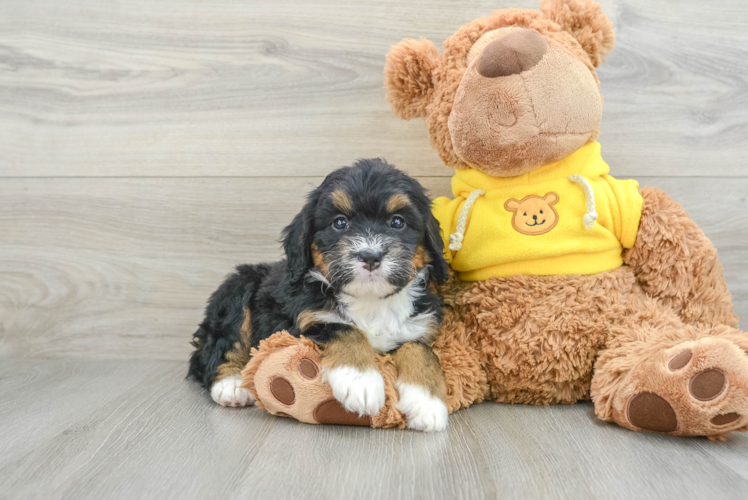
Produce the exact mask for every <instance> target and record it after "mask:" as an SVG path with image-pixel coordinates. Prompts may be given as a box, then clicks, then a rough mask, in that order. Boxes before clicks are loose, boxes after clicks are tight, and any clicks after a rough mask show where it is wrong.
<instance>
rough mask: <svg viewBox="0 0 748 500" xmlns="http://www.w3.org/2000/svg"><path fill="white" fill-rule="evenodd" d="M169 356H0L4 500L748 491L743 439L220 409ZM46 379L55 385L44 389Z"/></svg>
mask: <svg viewBox="0 0 748 500" xmlns="http://www.w3.org/2000/svg"><path fill="white" fill-rule="evenodd" d="M185 370H186V365H185V364H184V363H180V362H174V361H123V360H116V361H113V360H109V361H96V360H23V361H21V360H18V361H16V360H6V361H5V362H3V364H2V365H1V366H0V421H1V422H2V429H3V432H2V433H0V497H3V498H44V499H47V500H53V499H58V498H60V499H62V498H76V499H78V498H81V499H82V498H92V499H97V500H100V499H108V498H142V499H145V498H154V499H168V498H175V499H186V498H274V499H285V498H308V499H317V498H319V499H328V498H362V499H363V498H372V499H382V498H387V499H409V498H422V499H456V498H471V499H472V498H476V499H477V498H569V499H582V498H584V499H586V498H616V499H618V498H620V499H630V498H642V499H644V498H653V499H659V498H735V499H739V498H742V499H744V498H746V492H748V469H747V468H746V467H745V465H746V456H748V436H746V435H739V436H733V437H731V438H730V439H729V440H728V441H727V442H723V443H712V442H709V441H707V440H706V439H701V438H694V439H673V438H668V437H663V436H656V435H647V434H639V433H634V432H630V431H627V430H625V429H622V428H620V427H617V426H615V425H612V424H611V425H609V424H605V423H602V422H600V421H598V420H597V419H596V418H595V416H594V412H593V409H592V406H591V405H590V404H588V403H585V404H578V405H576V406H556V407H528V406H511V405H497V404H494V403H486V404H481V405H478V406H475V407H472V408H469V409H467V410H463V411H460V412H458V413H456V414H454V415H453V416H452V417H450V425H449V430H448V431H447V432H444V433H440V434H422V433H418V432H410V431H397V430H371V429H362V428H353V427H339V426H313V425H306V424H300V423H297V422H294V421H290V420H287V419H281V418H276V417H271V416H269V415H268V414H266V413H265V412H263V411H261V410H259V409H257V408H244V409H237V408H222V407H219V406H217V405H214V404H212V402H210V401H209V397H208V395H207V393H206V392H205V391H203V390H202V389H201V388H199V387H198V386H197V385H196V384H194V383H190V382H187V381H185V380H184V373H185ZM51 381H54V383H50V382H51Z"/></svg>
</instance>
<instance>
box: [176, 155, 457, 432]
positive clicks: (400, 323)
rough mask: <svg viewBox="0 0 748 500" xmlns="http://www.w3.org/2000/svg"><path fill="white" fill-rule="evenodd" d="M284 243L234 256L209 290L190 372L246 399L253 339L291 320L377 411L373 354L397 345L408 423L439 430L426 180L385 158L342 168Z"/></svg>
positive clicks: (378, 382)
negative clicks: (280, 251) (278, 249)
mask: <svg viewBox="0 0 748 500" xmlns="http://www.w3.org/2000/svg"><path fill="white" fill-rule="evenodd" d="M283 247H284V250H285V253H286V259H285V260H283V261H280V262H275V263H269V264H257V265H242V266H239V267H238V268H237V269H236V272H235V273H234V274H232V275H230V276H229V277H228V278H227V279H226V281H225V282H224V283H223V284H222V285H221V286H220V287H219V288H218V290H217V291H216V292H215V293H214V294H213V295H212V296H211V298H210V300H209V303H208V306H207V309H206V314H205V320H204V321H203V322H202V324H201V325H200V328H199V329H198V330H197V332H195V334H194V340H193V345H194V346H195V347H196V350H195V352H194V353H193V354H192V358H191V360H190V369H189V375H191V376H194V377H195V378H196V379H197V380H199V381H200V382H201V383H203V384H204V385H205V386H206V387H209V388H211V395H212V397H213V399H214V400H215V401H216V402H218V403H220V404H222V405H226V406H243V405H245V404H251V403H252V402H253V399H252V396H251V394H249V392H248V391H247V390H246V389H243V388H241V387H240V382H241V379H240V376H239V372H240V371H241V369H242V368H243V367H244V364H245V363H246V362H247V361H248V359H249V354H248V353H249V348H250V347H257V346H258V344H259V342H260V341H261V340H263V339H265V338H267V337H269V336H270V335H272V334H273V333H275V332H277V331H280V330H287V331H288V332H289V333H291V334H292V335H296V336H298V335H302V334H303V335H304V336H306V337H308V338H310V339H312V340H313V341H315V342H317V343H318V344H320V345H322V346H323V349H324V358H323V360H322V369H323V376H324V380H326V381H327V382H329V383H330V386H331V387H332V390H333V394H334V396H335V398H336V399H338V400H339V401H340V402H341V403H342V404H343V406H344V407H345V408H346V409H347V410H349V411H354V412H358V413H359V414H369V415H371V414H376V413H378V412H379V410H380V409H381V407H382V406H383V405H384V399H385V396H384V381H383V380H382V376H381V375H380V373H379V371H378V370H377V369H376V364H375V358H374V356H375V353H377V352H379V353H382V352H392V353H393V360H394V361H395V364H396V366H397V368H398V373H399V375H398V381H397V387H398V390H399V393H400V400H399V403H398V408H400V410H401V411H402V412H403V413H404V414H405V415H406V417H407V420H408V425H409V427H411V428H415V429H420V430H441V429H444V428H445V427H446V423H447V408H446V405H445V403H444V398H445V396H446V384H445V381H444V374H443V372H442V370H441V368H440V366H439V362H438V359H437V358H436V356H435V355H434V353H433V352H432V351H431V349H430V347H428V345H429V344H430V342H431V341H432V340H433V337H434V336H435V334H436V333H437V331H438V329H439V326H440V324H441V320H442V303H441V299H440V297H439V296H438V294H437V293H436V286H435V285H436V284H441V283H443V281H444V280H445V279H446V278H447V265H446V262H445V261H444V258H443V255H442V250H443V243H442V238H441V236H440V234H439V225H438V223H437V221H436V220H435V219H434V217H433V216H432V214H431V203H430V201H429V199H428V198H427V197H426V195H425V193H424V190H423V187H422V186H421V185H420V184H419V183H418V182H417V181H415V180H414V179H412V178H410V177H408V176H407V175H405V174H404V173H402V172H400V171H399V170H397V169H395V168H393V167H392V166H390V165H388V164H387V163H386V162H385V161H384V160H381V159H374V160H360V161H358V162H357V163H356V164H355V165H354V166H352V167H345V168H341V169H339V170H336V171H335V172H333V173H331V174H330V175H329V176H327V178H326V179H325V180H324V181H323V182H322V184H321V185H320V186H319V187H318V188H317V189H315V190H314V191H313V192H312V193H311V194H310V195H309V197H308V199H307V202H306V204H305V206H304V208H303V209H302V211H301V213H299V214H298V215H297V216H296V217H295V218H294V220H293V222H292V223H291V224H290V225H289V226H288V227H287V228H286V229H285V230H284V233H283Z"/></svg>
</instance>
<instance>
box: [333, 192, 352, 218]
mask: <svg viewBox="0 0 748 500" xmlns="http://www.w3.org/2000/svg"><path fill="white" fill-rule="evenodd" d="M332 204H333V205H335V206H336V207H337V208H338V210H340V211H341V212H343V213H345V214H347V215H350V214H351V199H350V198H349V197H348V195H347V194H346V192H345V191H343V190H342V189H336V190H335V191H333V192H332Z"/></svg>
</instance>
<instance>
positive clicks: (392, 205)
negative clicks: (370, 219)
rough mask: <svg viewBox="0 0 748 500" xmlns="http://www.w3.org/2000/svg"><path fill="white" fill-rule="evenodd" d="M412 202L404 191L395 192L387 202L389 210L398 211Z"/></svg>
mask: <svg viewBox="0 0 748 500" xmlns="http://www.w3.org/2000/svg"><path fill="white" fill-rule="evenodd" d="M408 204H410V198H408V197H407V196H406V195H404V194H402V193H397V194H393V195H392V196H391V197H390V201H388V202H387V211H388V212H397V211H398V210H400V209H401V208H403V207H405V206H406V205H408Z"/></svg>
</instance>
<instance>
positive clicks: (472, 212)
mask: <svg viewBox="0 0 748 500" xmlns="http://www.w3.org/2000/svg"><path fill="white" fill-rule="evenodd" d="M608 172H610V167H608V165H607V164H606V163H605V162H604V161H603V159H602V156H601V155H600V144H599V143H597V142H595V143H590V144H587V145H585V146H583V147H582V148H580V149H579V150H577V151H576V152H575V153H574V154H572V155H571V156H569V157H567V158H564V159H563V160H561V161H559V162H556V163H552V164H550V165H546V166H544V167H541V168H539V169H537V170H535V171H533V172H530V173H529V174H525V175H520V176H516V177H492V176H490V175H487V174H484V173H482V172H479V171H477V170H474V169H466V170H457V172H456V173H455V176H454V177H453V178H452V193H453V194H454V196H455V199H454V200H450V199H449V198H444V197H442V198H437V199H436V200H434V205H433V213H434V215H435V216H436V218H437V219H438V220H439V225H440V226H441V229H442V233H443V236H444V240H445V241H444V254H445V257H446V258H447V262H449V264H450V265H451V266H452V268H453V269H454V270H455V271H457V272H458V273H459V276H460V279H462V280H464V281H478V280H484V279H488V278H490V277H492V276H497V277H504V276H511V275H514V274H535V275H553V274H595V273H600V272H603V271H609V270H611V269H615V268H616V267H619V266H620V265H622V264H623V258H622V251H623V248H631V247H632V246H633V244H634V242H635V241H636V233H637V231H638V229H639V219H640V218H641V211H642V197H641V195H640V194H639V183H638V182H636V181H632V180H626V181H620V180H617V179H614V178H613V177H611V176H610V175H608ZM466 202H467V203H466ZM461 216H462V217H461ZM460 219H462V223H460V222H461V221H460Z"/></svg>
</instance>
